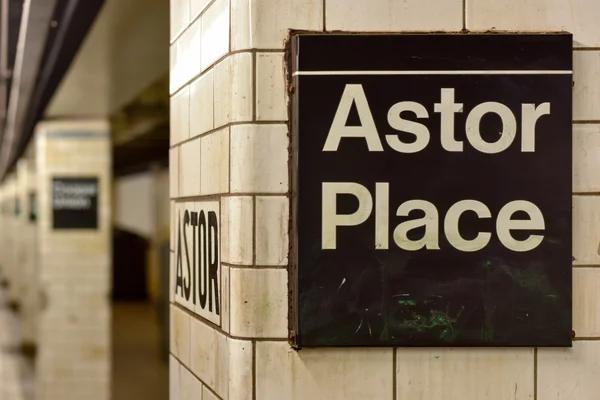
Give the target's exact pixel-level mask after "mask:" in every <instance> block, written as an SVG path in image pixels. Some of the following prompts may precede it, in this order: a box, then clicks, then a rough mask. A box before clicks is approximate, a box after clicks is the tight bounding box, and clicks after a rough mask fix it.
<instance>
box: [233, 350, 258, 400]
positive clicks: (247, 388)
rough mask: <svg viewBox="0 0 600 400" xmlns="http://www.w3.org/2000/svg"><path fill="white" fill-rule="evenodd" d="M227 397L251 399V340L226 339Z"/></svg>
mask: <svg viewBox="0 0 600 400" xmlns="http://www.w3.org/2000/svg"><path fill="white" fill-rule="evenodd" d="M227 342H228V343H229V399H230V400H233V399H236V400H252V342H250V341H247V340H236V339H228V340H227Z"/></svg>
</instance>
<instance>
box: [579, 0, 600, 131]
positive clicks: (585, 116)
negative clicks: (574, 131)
mask: <svg viewBox="0 0 600 400" xmlns="http://www.w3.org/2000/svg"><path fill="white" fill-rule="evenodd" d="M597 4H598V3H597ZM598 11H599V12H600V6H598ZM598 34H599V35H600V29H599V30H598ZM598 81H600V51H575V52H573V82H574V83H575V86H573V119H574V120H575V121H582V120H583V121H585V120H600V104H598V97H600V85H598Z"/></svg>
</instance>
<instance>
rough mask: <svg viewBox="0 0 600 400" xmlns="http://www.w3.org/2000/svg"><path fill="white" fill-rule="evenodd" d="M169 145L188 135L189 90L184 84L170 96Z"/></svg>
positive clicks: (184, 138)
mask: <svg viewBox="0 0 600 400" xmlns="http://www.w3.org/2000/svg"><path fill="white" fill-rule="evenodd" d="M169 112H170V115H171V117H170V119H169V122H170V124H171V128H170V131H171V140H170V142H171V146H173V145H176V144H177V143H179V142H181V141H183V140H186V139H187V138H189V137H190V124H189V121H190V91H189V88H188V87H187V86H186V87H184V88H183V89H181V90H180V91H179V92H178V93H177V94H175V95H174V96H173V97H171V107H170V110H169Z"/></svg>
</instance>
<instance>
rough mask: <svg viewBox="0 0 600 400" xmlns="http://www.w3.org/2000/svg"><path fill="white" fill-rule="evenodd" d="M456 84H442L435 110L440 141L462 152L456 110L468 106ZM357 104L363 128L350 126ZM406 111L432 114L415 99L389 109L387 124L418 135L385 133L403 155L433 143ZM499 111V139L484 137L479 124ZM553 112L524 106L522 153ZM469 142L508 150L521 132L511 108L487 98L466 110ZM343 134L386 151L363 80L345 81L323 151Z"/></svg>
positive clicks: (419, 115)
mask: <svg viewBox="0 0 600 400" xmlns="http://www.w3.org/2000/svg"><path fill="white" fill-rule="evenodd" d="M454 92H455V90H454V89H453V88H442V89H441V99H440V102H439V103H435V104H434V112H435V113H438V114H440V118H441V132H440V137H441V143H442V147H443V148H444V149H445V150H446V151H451V152H461V151H463V142H461V141H458V140H456V139H455V137H454V118H455V114H457V113H463V112H464V105H463V104H462V103H456V102H455V100H454ZM353 104H355V105H356V109H357V111H358V115H359V117H360V121H361V125H360V126H346V121H347V120H348V116H349V115H350V110H351V109H352V105H353ZM402 113H412V114H414V115H415V116H416V117H417V118H418V119H426V118H429V117H430V116H429V113H428V112H427V109H426V108H425V107H424V106H423V105H422V104H421V103H418V102H415V101H401V102H399V103H396V104H394V105H393V106H392V107H391V108H390V109H389V111H388V114H387V122H388V124H389V125H390V126H391V127H392V128H393V129H395V130H397V131H401V132H407V133H411V134H413V135H415V138H416V140H415V141H414V142H412V143H405V142H402V141H401V140H400V138H399V137H398V136H397V135H394V134H390V135H385V140H386V142H387V144H388V145H389V146H390V147H391V148H392V149H393V150H395V151H398V152H400V153H417V152H419V151H421V150H423V149H424V148H425V147H427V145H428V144H429V140H430V133H429V130H428V129H427V127H426V126H425V125H423V124H420V123H418V122H415V121H410V120H407V119H404V118H403V117H402ZM487 114H496V115H497V116H499V117H500V119H501V121H502V132H500V135H499V138H498V140H497V141H495V142H493V143H490V142H486V141H485V140H483V138H482V137H481V131H480V123H481V119H482V118H483V116H485V115H487ZM549 114H550V103H549V102H544V103H542V104H540V105H537V106H536V105H535V104H522V120H521V151H522V152H534V151H535V125H536V123H537V121H538V120H539V119H540V118H541V117H542V116H544V115H549ZM465 131H466V134H467V140H468V141H469V143H470V144H471V146H473V147H474V148H475V149H476V150H478V151H480V152H482V153H488V154H495V153H500V152H502V151H504V150H506V149H507V148H508V147H509V146H510V145H511V144H512V143H513V141H514V139H515V137H516V133H517V119H516V117H515V115H514V114H513V112H512V111H511V110H510V108H509V107H508V106H506V105H505V104H503V103H499V102H495V101H488V102H485V103H481V104H478V105H477V106H475V107H474V108H473V109H472V110H471V111H469V112H468V114H467V117H466V122H465ZM342 138H364V139H365V140H366V142H367V147H368V149H369V151H383V145H382V143H381V140H380V138H379V134H378V132H377V127H376V126H375V120H374V119H373V114H372V113H371V109H370V108H369V103H368V101H367V96H366V94H365V91H364V89H363V87H362V85H360V84H347V85H346V87H345V89H344V93H343V94H342V99H341V100H340V103H339V105H338V108H337V111H336V113H335V117H334V119H333V123H332V125H331V129H330V130H329V134H328V135H327V140H326V141H325V146H324V147H323V151H337V150H338V146H339V144H340V141H341V139H342Z"/></svg>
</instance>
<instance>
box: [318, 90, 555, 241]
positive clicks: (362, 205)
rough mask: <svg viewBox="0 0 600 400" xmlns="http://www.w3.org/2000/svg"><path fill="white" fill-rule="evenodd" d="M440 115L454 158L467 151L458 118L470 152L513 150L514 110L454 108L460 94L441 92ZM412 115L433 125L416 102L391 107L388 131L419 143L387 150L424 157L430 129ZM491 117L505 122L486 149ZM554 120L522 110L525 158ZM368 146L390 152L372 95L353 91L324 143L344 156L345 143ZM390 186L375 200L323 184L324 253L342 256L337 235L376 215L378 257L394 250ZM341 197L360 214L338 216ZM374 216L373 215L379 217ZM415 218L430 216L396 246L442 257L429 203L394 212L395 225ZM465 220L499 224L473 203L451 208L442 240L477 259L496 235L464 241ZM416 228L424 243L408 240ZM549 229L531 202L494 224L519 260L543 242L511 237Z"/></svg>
mask: <svg viewBox="0 0 600 400" xmlns="http://www.w3.org/2000/svg"><path fill="white" fill-rule="evenodd" d="M353 105H354V106H355V107H356V110H357V113H358V116H359V119H360V125H359V126H346V124H347V121H348V117H349V115H350V112H351V109H352V106H353ZM433 110H434V112H435V113H437V114H439V115H440V116H439V118H440V133H439V140H440V143H441V145H442V147H443V148H444V150H446V151H448V152H462V151H464V143H463V142H462V141H460V140H457V139H456V137H455V130H454V129H455V126H456V124H455V119H456V114H464V115H465V122H464V129H465V133H466V139H467V141H468V143H469V144H470V146H471V147H472V148H473V149H475V150H477V151H479V152H481V153H485V154H497V153H501V152H503V151H505V150H507V149H508V148H509V147H510V146H511V145H512V144H513V143H514V142H515V138H516V137H517V131H518V127H519V121H518V120H517V117H516V116H515V114H514V113H513V112H512V110H511V109H510V108H509V107H507V106H506V105H505V104H503V103H499V102H494V101H488V102H484V103H481V104H478V105H476V106H475V107H473V108H472V109H471V110H465V108H464V104H462V103H456V102H455V89H453V88H442V89H440V102H439V103H435V104H434V105H433ZM407 113H409V114H411V115H412V116H413V118H414V117H416V119H418V120H427V119H428V118H430V116H429V113H428V111H427V108H426V107H425V106H424V105H422V104H421V103H418V102H414V101H401V102H398V103H396V104H394V105H392V106H391V107H390V109H389V111H388V113H387V123H388V124H389V126H390V127H391V128H393V129H394V130H396V131H399V132H404V133H409V134H412V135H414V137H415V140H414V141H413V142H410V143H406V142H403V141H402V140H401V139H400V137H399V136H398V135H395V134H388V135H385V142H386V143H387V145H388V146H389V147H390V148H391V149H392V150H394V151H396V152H399V153H418V152H420V151H422V150H424V149H425V148H426V147H427V145H428V144H429V143H430V141H431V133H430V131H429V129H428V127H427V126H426V125H425V124H423V123H420V122H415V121H411V120H408V119H405V118H404V117H403V115H405V114H407ZM486 115H495V116H496V117H497V118H499V119H500V121H501V129H500V130H499V132H497V133H498V135H497V139H496V140H495V141H491V142H488V141H486V140H484V138H483V136H482V133H481V120H482V119H483V118H484V117H485V116H486ZM545 115H550V103H549V102H545V103H542V104H539V105H537V106H536V105H535V104H528V103H524V104H521V114H520V117H521V121H520V133H521V143H520V150H521V152H524V153H531V152H535V138H536V136H535V130H536V124H537V122H538V120H539V119H540V118H542V117H543V116H545ZM348 138H354V139H356V138H359V139H364V141H365V144H366V150H367V151H369V152H374V151H384V147H383V143H382V140H381V137H380V135H379V132H378V131H377V127H376V124H375V120H374V118H373V114H372V113H371V109H370V107H369V102H368V100H367V96H366V93H365V91H364V89H363V87H362V85H360V84H347V85H346V87H345V89H344V92H343V93H342V97H341V100H340V102H339V105H338V107H337V110H336V113H335V116H334V118H333V122H332V124H331V128H330V130H329V133H328V135H327V138H326V140H325V144H324V146H323V151H325V152H335V151H338V148H339V146H340V143H341V141H342V139H348ZM389 193H390V192H389V183H386V182H377V183H375V197H374V198H373V197H372V195H371V193H370V191H369V190H368V189H367V188H366V187H365V186H363V185H361V184H359V183H354V182H323V186H322V206H323V208H322V231H321V234H322V235H321V238H322V243H321V244H322V248H323V249H336V248H337V229H338V227H350V226H358V225H361V224H363V223H365V222H366V221H367V220H368V219H369V218H370V217H371V215H372V214H373V212H374V214H375V215H374V217H375V232H374V237H375V240H374V245H375V248H376V249H380V250H386V249H389V237H390V235H389V231H390V227H389V225H390V219H389V214H390V209H389ZM340 195H351V196H354V197H355V198H356V199H357V200H358V207H357V209H356V210H355V211H354V212H352V213H350V214H340V213H338V210H337V200H338V196H340ZM373 210H374V211H373ZM414 210H420V211H421V212H423V213H424V216H423V217H420V218H416V219H410V220H407V221H404V222H402V223H400V224H398V226H396V227H395V229H394V231H393V239H394V242H395V244H396V246H398V247H399V248H401V249H403V250H406V251H417V250H421V249H427V250H440V245H439V235H440V232H439V229H440V216H439V212H438V209H437V207H436V206H435V205H434V204H433V203H431V202H429V201H427V200H423V199H414V200H409V201H405V202H404V203H402V204H401V205H400V206H399V207H398V208H397V210H396V213H395V215H396V216H397V217H408V216H409V215H410V213H411V212H412V211H414ZM516 212H524V213H526V214H527V215H528V217H529V219H527V220H523V219H518V220H515V219H512V217H513V215H514V214H515V213H516ZM465 213H472V214H475V215H476V216H477V218H479V219H489V218H493V216H492V213H491V211H490V209H489V208H488V207H487V206H486V205H485V204H484V203H482V202H480V201H478V200H475V199H466V200H461V201H458V202H457V203H455V204H454V205H452V206H451V207H450V208H449V209H448V211H447V212H446V215H445V216H444V220H443V232H444V235H445V237H446V239H447V241H448V243H450V245H451V246H452V247H454V248H455V249H457V250H460V251H463V252H475V251H479V250H481V249H483V248H485V247H486V246H487V245H488V244H489V242H490V240H491V238H492V232H478V234H477V235H476V236H475V237H474V238H470V239H467V238H465V237H464V236H463V235H462V234H461V232H460V229H459V221H460V219H461V217H462V216H463V215H464V214H465ZM416 228H424V229H425V234H424V235H423V237H422V238H420V239H418V240H415V239H411V238H409V232H410V231H412V230H413V229H416ZM544 229H545V221H544V216H543V214H542V212H541V210H540V209H539V208H538V207H537V206H536V205H535V204H533V203H532V202H529V201H526V200H514V201H510V202H508V203H507V204H506V205H505V206H504V207H503V208H502V209H501V210H500V212H499V213H498V215H497V217H496V235H497V237H498V239H499V240H500V242H501V243H502V244H503V245H504V246H505V247H506V248H507V249H509V250H512V251H515V252H525V251H531V250H533V249H535V248H536V247H538V246H539V245H540V244H541V243H542V241H543V239H544V235H541V234H530V235H529V236H528V237H527V238H526V239H524V240H517V239H515V238H514V237H513V236H512V234H511V232H512V231H517V230H537V231H543V230H544Z"/></svg>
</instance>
